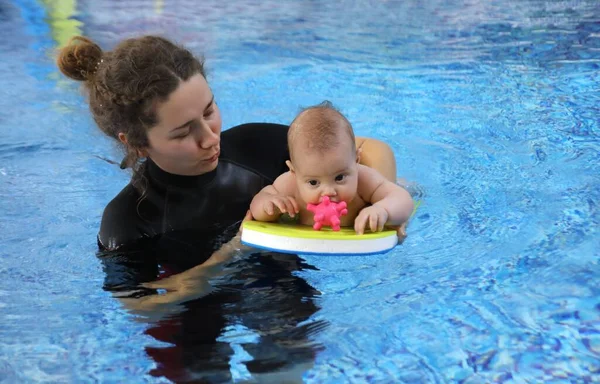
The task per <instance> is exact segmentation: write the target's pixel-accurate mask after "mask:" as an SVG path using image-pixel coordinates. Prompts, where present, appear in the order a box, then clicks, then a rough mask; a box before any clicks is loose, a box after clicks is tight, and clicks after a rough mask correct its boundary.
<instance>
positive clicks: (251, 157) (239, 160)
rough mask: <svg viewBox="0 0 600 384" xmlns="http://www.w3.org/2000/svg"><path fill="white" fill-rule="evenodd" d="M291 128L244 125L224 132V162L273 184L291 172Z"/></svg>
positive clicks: (273, 125)
mask: <svg viewBox="0 0 600 384" xmlns="http://www.w3.org/2000/svg"><path fill="white" fill-rule="evenodd" d="M287 132H288V126H287V125H282V124H272V123H249V124H242V125H238V126H235V127H233V128H230V129H228V130H226V131H223V133H222V134H221V149H222V153H223V157H222V159H223V160H226V161H230V162H234V163H236V164H238V165H241V166H243V167H245V168H247V169H251V170H253V171H255V172H257V173H260V174H262V175H265V176H266V177H267V178H268V179H270V182H272V181H273V180H275V178H277V176H279V175H280V174H281V173H283V172H285V171H286V170H287V168H286V165H285V161H286V160H288V159H289V151H288V146H287Z"/></svg>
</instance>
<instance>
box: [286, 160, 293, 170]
mask: <svg viewBox="0 0 600 384" xmlns="http://www.w3.org/2000/svg"><path fill="white" fill-rule="evenodd" d="M285 165H287V166H288V168H289V169H290V172H292V173H294V172H295V171H294V165H293V164H292V162H291V161H290V160H286V161H285Z"/></svg>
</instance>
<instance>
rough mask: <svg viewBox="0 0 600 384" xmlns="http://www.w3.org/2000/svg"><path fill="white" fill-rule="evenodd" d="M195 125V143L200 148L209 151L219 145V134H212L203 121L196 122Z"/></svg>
mask: <svg viewBox="0 0 600 384" xmlns="http://www.w3.org/2000/svg"><path fill="white" fill-rule="evenodd" d="M195 125H196V126H195V128H196V129H195V131H196V142H197V143H198V146H199V147H200V148H202V149H210V148H212V147H214V146H217V145H218V144H219V142H220V140H221V138H220V137H219V134H218V133H216V132H213V131H212V130H211V129H210V126H209V125H208V124H207V123H206V122H205V121H198V122H196V123H195Z"/></svg>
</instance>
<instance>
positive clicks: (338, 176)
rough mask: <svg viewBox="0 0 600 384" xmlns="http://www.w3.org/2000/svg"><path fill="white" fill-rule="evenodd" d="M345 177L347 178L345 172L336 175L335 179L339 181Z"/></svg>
mask: <svg viewBox="0 0 600 384" xmlns="http://www.w3.org/2000/svg"><path fill="white" fill-rule="evenodd" d="M345 178H346V175H344V174H341V175H337V176H336V177H335V181H338V182H339V181H343V180H344V179H345Z"/></svg>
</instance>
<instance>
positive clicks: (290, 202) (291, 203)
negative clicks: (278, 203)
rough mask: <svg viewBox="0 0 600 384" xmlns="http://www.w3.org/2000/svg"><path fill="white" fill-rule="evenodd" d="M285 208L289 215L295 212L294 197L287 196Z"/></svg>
mask: <svg viewBox="0 0 600 384" xmlns="http://www.w3.org/2000/svg"><path fill="white" fill-rule="evenodd" d="M284 201H285V209H286V210H287V212H288V213H289V215H290V216H291V217H294V215H295V214H296V207H295V206H294V199H293V198H292V197H288V198H286V199H285V200H284Z"/></svg>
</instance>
